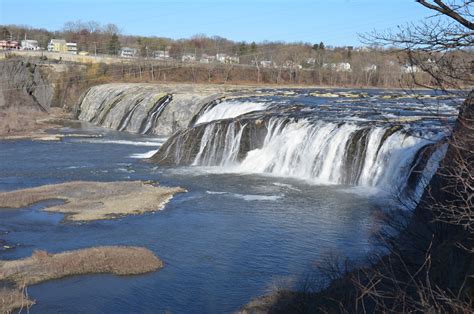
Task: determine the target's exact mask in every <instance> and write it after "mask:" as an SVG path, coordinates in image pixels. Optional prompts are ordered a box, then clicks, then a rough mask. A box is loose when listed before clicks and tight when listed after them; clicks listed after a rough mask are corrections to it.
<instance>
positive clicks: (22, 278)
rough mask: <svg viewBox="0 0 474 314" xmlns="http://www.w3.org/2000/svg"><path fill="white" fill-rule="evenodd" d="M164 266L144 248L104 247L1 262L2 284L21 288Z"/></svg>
mask: <svg viewBox="0 0 474 314" xmlns="http://www.w3.org/2000/svg"><path fill="white" fill-rule="evenodd" d="M162 267H163V262H162V261H161V260H160V259H159V258H158V257H156V256H155V255H154V254H153V252H151V251H150V250H148V249H146V248H141V247H121V246H102V247H94V248H88V249H82V250H76V251H67V252H63V253H58V254H49V253H48V252H45V251H35V252H34V253H33V255H32V256H31V257H28V258H25V259H20V260H13V261H0V281H9V282H13V283H15V285H16V286H17V287H22V286H28V285H31V284H36V283H40V282H43V281H47V280H52V279H59V278H63V277H67V276H73V275H84V274H100V273H110V274H114V275H122V276H123V275H138V274H144V273H148V272H152V271H156V270H158V269H160V268H162Z"/></svg>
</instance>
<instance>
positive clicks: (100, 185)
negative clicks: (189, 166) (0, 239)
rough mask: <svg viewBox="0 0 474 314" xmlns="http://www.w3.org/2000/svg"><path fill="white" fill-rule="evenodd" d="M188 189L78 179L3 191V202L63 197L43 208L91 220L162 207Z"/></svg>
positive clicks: (18, 204)
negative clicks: (58, 201)
mask: <svg viewBox="0 0 474 314" xmlns="http://www.w3.org/2000/svg"><path fill="white" fill-rule="evenodd" d="M185 191H186V190H184V189H182V188H180V187H160V186H153V185H152V184H150V183H145V182H141V181H122V182H83V181H76V182H67V183H61V184H53V185H44V186H40V187H36V188H31V189H24V190H17V191H11V192H3V193H0V204H1V207H3V208H21V207H25V206H28V205H31V204H34V203H36V202H39V201H44V200H50V199H58V200H64V201H65V203H64V204H61V205H55V206H52V207H48V208H45V209H44V210H45V211H49V212H57V213H64V214H66V219H67V220H73V221H91V220H99V219H112V218H117V217H121V216H125V215H134V214H142V213H145V212H150V211H156V210H160V209H162V208H163V207H164V206H165V205H166V203H167V202H168V201H169V200H170V199H171V198H172V197H173V195H174V194H176V193H182V192H185Z"/></svg>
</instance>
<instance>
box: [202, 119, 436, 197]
mask: <svg viewBox="0 0 474 314" xmlns="http://www.w3.org/2000/svg"><path fill="white" fill-rule="evenodd" d="M245 128H246V125H240V124H239V123H238V122H230V124H228V125H227V130H225V128H223V127H222V125H218V124H215V123H210V124H209V125H207V126H206V128H205V130H204V133H203V136H202V138H201V142H200V149H199V153H198V154H197V155H196V157H195V159H194V162H193V165H195V166H220V170H224V171H229V172H240V173H267V174H273V175H277V176H284V177H294V178H299V179H304V180H308V181H312V182H315V183H318V184H347V183H348V184H351V185H357V186H366V187H376V188H378V189H380V190H384V191H387V192H390V193H394V192H400V191H401V190H403V188H404V187H405V186H406V184H407V182H408V178H409V176H410V174H411V170H412V164H413V161H414V158H415V156H416V154H417V152H418V151H419V150H420V149H421V148H422V147H424V146H426V145H429V144H431V143H432V141H430V140H428V139H422V138H419V137H414V136H410V135H408V134H407V133H405V132H404V131H402V130H391V129H390V127H387V126H375V125H372V126H368V125H357V124H354V123H336V122H325V121H321V120H319V121H316V122H312V121H309V120H306V119H303V120H299V121H297V120H290V121H288V120H287V119H282V118H272V119H270V121H269V122H268V125H267V133H266V137H265V139H264V141H263V145H262V146H261V148H257V149H253V150H250V151H248V152H247V154H246V155H245V157H244V158H243V159H241V160H240V161H239V160H238V154H239V150H240V142H241V138H242V133H243V132H244V130H245ZM363 134H365V136H362V135H363ZM351 145H352V146H353V147H356V148H357V149H358V150H357V151H358V152H359V153H358V154H359V155H360V156H358V155H357V156H356V152H355V151H350V149H349V148H350V147H351ZM352 168H356V169H355V170H354V169H352ZM348 169H352V170H348Z"/></svg>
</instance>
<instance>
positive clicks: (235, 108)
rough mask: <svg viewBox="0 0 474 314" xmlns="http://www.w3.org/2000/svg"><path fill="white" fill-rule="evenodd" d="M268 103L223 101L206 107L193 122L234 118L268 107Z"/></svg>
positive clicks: (199, 122)
mask: <svg viewBox="0 0 474 314" xmlns="http://www.w3.org/2000/svg"><path fill="white" fill-rule="evenodd" d="M269 105H270V104H269V103H264V102H251V101H245V102H238V101H223V102H221V103H218V104H216V105H214V106H210V107H208V108H206V110H205V111H204V112H202V113H200V114H199V116H198V118H197V120H196V122H195V124H201V123H206V122H211V121H215V120H222V119H230V118H235V117H238V116H241V115H243V114H246V113H249V112H255V111H262V110H265V109H267V108H268V107H269Z"/></svg>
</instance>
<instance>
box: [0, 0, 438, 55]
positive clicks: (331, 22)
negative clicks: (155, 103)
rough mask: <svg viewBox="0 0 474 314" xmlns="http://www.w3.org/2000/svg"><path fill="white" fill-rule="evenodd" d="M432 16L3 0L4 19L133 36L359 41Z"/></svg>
mask: <svg viewBox="0 0 474 314" xmlns="http://www.w3.org/2000/svg"><path fill="white" fill-rule="evenodd" d="M429 15H430V12H429V11H428V10H427V9H425V8H423V7H422V6H421V5H419V4H417V3H415V0H312V1H311V0H293V1H289V0H287V1H281V0H274V1H270V0H240V1H231V0H220V1H216V0H207V1H199V0H198V1H190V0H189V1H185V0H181V1H169V0H168V1H162V0H155V1H151V0H128V1H125V0H69V1H67V0H0V24H22V25H29V26H33V27H43V28H46V29H49V30H59V29H61V28H62V26H63V25H64V23H65V22H67V21H75V20H82V21H89V20H94V21H97V22H100V23H101V24H105V23H115V24H117V25H118V26H119V27H120V29H121V31H122V33H124V34H133V35H153V36H160V37H161V36H162V37H171V38H188V37H190V36H192V35H194V34H198V33H203V34H207V35H210V36H211V35H219V36H222V37H226V38H229V39H232V40H237V41H241V40H245V41H249V42H251V41H257V42H259V41H263V40H281V41H287V42H291V41H304V42H311V43H314V42H320V41H323V42H325V43H326V44H328V45H355V46H358V45H361V44H360V42H359V40H358V37H357V34H358V33H363V32H368V31H371V30H373V29H378V30H383V29H386V28H394V27H396V26H397V25H400V24H404V23H407V22H411V21H417V20H420V19H423V18H425V17H427V16H429Z"/></svg>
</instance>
